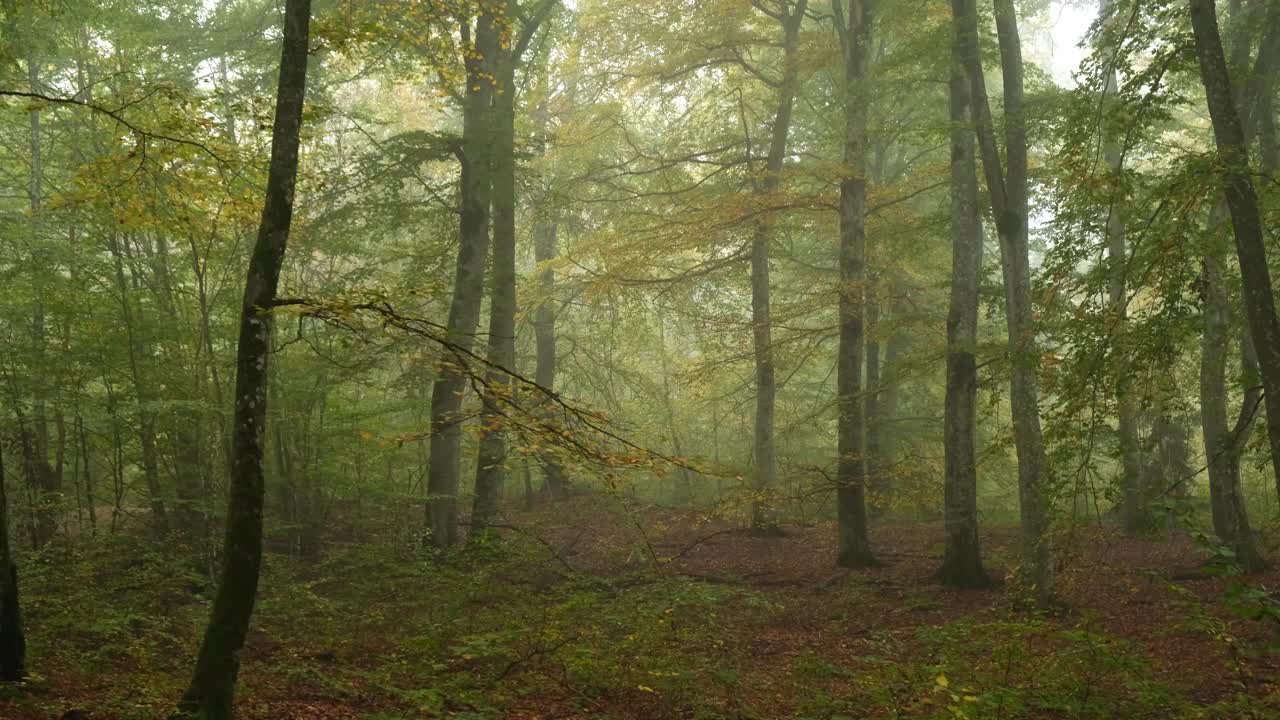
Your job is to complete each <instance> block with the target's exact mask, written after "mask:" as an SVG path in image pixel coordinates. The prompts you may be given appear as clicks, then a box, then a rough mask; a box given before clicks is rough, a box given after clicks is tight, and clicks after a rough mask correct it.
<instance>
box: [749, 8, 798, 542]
mask: <svg viewBox="0 0 1280 720" xmlns="http://www.w3.org/2000/svg"><path fill="white" fill-rule="evenodd" d="M807 5H808V0H795V2H794V3H793V2H791V0H782V3H781V7H782V31H783V44H782V47H783V71H782V84H781V86H780V88H779V90H778V111H777V114H776V115H775V116H774V119H773V129H772V133H771V137H770V141H769V156H768V159H767V160H766V164H765V175H764V179H763V181H761V182H760V183H759V184H758V185H757V186H756V188H755V194H756V195H757V196H758V197H761V198H766V199H765V201H766V202H768V200H767V197H768V196H769V195H770V194H772V193H773V192H775V191H776V190H777V189H778V185H779V183H780V182H781V178H780V174H781V173H782V163H783V160H785V159H786V155H787V137H788V136H789V135H790V133H791V111H792V107H793V106H794V104H795V97H796V90H797V87H798V86H799V84H800V75H799V69H798V68H797V67H796V54H797V52H798V50H799V38H800V25H801V23H802V22H803V21H804V11H805V7H806V6H807ZM772 242H773V221H772V218H770V217H768V216H767V215H766V216H765V217H764V218H763V219H761V220H760V221H759V222H757V223H756V226H755V234H754V235H753V237H752V240H751V339H752V344H753V350H754V356H755V381H756V416H755V432H754V443H753V453H752V454H753V458H754V461H755V466H754V468H753V472H752V480H753V484H754V486H755V487H754V489H755V492H756V497H755V498H754V499H753V500H752V503H751V527H752V528H754V529H756V530H758V531H764V532H775V531H776V530H777V518H776V515H775V512H774V509H773V508H772V507H771V506H772V503H771V502H770V500H769V499H768V498H767V494H768V493H770V492H772V491H773V489H774V486H775V485H776V484H777V476H778V461H777V453H776V450H775V447H774V432H773V426H774V421H773V416H774V406H775V402H776V397H777V393H778V389H777V382H776V380H775V377H774V356H773V338H772V324H773V321H772V318H771V309H770V301H769V300H770V299H769V245H770V244H771V243H772Z"/></svg>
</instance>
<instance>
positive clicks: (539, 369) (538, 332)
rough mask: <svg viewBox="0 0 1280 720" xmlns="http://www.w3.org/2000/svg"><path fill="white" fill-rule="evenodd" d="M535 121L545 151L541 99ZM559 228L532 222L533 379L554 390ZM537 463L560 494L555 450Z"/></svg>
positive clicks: (561, 485)
mask: <svg viewBox="0 0 1280 720" xmlns="http://www.w3.org/2000/svg"><path fill="white" fill-rule="evenodd" d="M535 116H536V122H537V123H538V125H539V130H540V132H539V133H538V134H539V142H540V143H542V144H543V147H542V150H543V151H544V152H545V150H546V147H545V142H546V141H545V132H546V126H547V122H548V117H547V106H546V103H545V102H543V103H541V104H539V106H538V108H537V111H536V113H535ZM545 194H546V196H548V197H546V198H544V205H546V207H545V208H544V210H543V212H544V213H551V212H553V211H552V210H551V203H550V198H549V196H550V194H551V193H550V191H549V189H548V190H547V191H546V193H545ZM558 232H559V228H558V226H557V223H556V222H555V220H554V219H553V218H550V217H544V218H540V219H539V220H538V221H537V222H536V223H535V224H534V226H533V258H534V261H535V262H536V263H537V264H538V271H537V279H538V292H539V294H540V295H541V300H540V301H539V302H538V307H537V308H536V309H535V310H534V316H533V340H534V345H535V359H534V363H535V364H534V375H533V378H534V382H536V383H538V385H539V386H541V387H544V388H546V389H547V390H550V391H553V392H554V391H555V387H556V362H557V359H556V305H555V303H556V297H555V290H556V271H555V268H553V267H551V265H550V264H551V263H552V262H553V261H555V259H556V257H557V256H558V255H559V252H558V248H557V247H556V241H557V235H558ZM544 408H546V409H548V410H549V409H550V406H549V405H548V404H546V403H544ZM538 462H539V465H540V466H541V467H542V472H543V475H544V477H545V478H546V483H547V490H548V491H549V492H550V494H551V496H552V497H554V498H559V497H563V496H564V494H565V491H566V489H567V487H566V485H567V479H566V478H565V473H564V468H563V467H562V466H561V465H560V461H559V460H558V459H557V458H556V456H555V453H554V451H550V450H548V451H544V452H543V453H541V454H540V455H539V456H538Z"/></svg>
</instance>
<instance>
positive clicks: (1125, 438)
mask: <svg viewBox="0 0 1280 720" xmlns="http://www.w3.org/2000/svg"><path fill="white" fill-rule="evenodd" d="M1107 3H1108V0H1102V3H1101V8H1102V10H1103V11H1104V12H1105V11H1106V9H1107ZM1117 92H1118V85H1117V79H1116V71H1115V69H1114V68H1112V70H1111V74H1110V75H1109V76H1108V77H1107V84H1106V87H1105V88H1104V89H1103V98H1102V99H1103V102H1104V103H1106V102H1107V100H1108V98H1110V97H1113V96H1115V95H1116V93H1117ZM1104 135H1105V137H1106V140H1105V146H1104V149H1103V150H1104V152H1103V154H1104V155H1105V159H1106V163H1107V170H1108V172H1110V173H1111V175H1112V179H1113V182H1114V183H1115V186H1116V187H1120V179H1121V175H1122V173H1123V172H1124V167H1123V162H1124V148H1123V147H1122V145H1121V135H1120V133H1119V132H1117V128H1106V129H1105V132H1104ZM1124 210H1125V207H1124V198H1122V197H1120V196H1119V194H1118V193H1117V195H1116V196H1115V197H1114V198H1113V200H1112V202H1111V204H1110V207H1109V209H1108V213H1107V226H1106V232H1107V260H1108V264H1109V266H1110V268H1109V278H1108V285H1107V296H1108V300H1109V302H1110V311H1111V317H1112V319H1113V322H1114V325H1113V326H1112V327H1113V330H1112V337H1113V338H1114V340H1113V342H1117V343H1123V337H1124V335H1125V333H1126V332H1127V327H1128V315H1129V297H1128V253H1127V248H1126V245H1127V243H1126V228H1125V218H1124ZM1115 392H1116V417H1117V421H1116V436H1117V439H1118V441H1119V450H1120V490H1121V516H1122V522H1123V524H1124V528H1125V530H1126V531H1127V532H1130V533H1136V532H1141V531H1143V530H1145V529H1147V528H1148V525H1149V518H1148V513H1147V507H1146V496H1145V492H1144V489H1143V486H1142V458H1141V444H1140V442H1139V440H1138V398H1137V396H1136V395H1135V393H1134V389H1133V379H1132V377H1131V376H1130V373H1129V372H1128V371H1127V369H1123V368H1122V369H1121V370H1120V371H1119V372H1118V373H1117V376H1116V389H1115Z"/></svg>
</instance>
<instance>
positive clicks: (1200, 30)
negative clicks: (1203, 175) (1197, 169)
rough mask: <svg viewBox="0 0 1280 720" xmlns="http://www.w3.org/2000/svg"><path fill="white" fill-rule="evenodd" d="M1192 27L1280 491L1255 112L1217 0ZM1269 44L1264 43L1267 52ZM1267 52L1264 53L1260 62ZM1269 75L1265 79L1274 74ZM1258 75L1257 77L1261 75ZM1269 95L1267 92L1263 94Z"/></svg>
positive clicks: (1195, 15)
mask: <svg viewBox="0 0 1280 720" xmlns="http://www.w3.org/2000/svg"><path fill="white" fill-rule="evenodd" d="M1190 11H1191V26H1192V30H1193V31H1194V33H1195V41H1196V55H1197V57H1198V59H1199V62H1200V78H1201V81H1202V82H1203V84H1204V89H1205V96H1206V99H1207V101H1208V105H1209V116H1210V118H1211V119H1212V121H1213V135H1214V140H1215V143H1216V145H1217V150H1218V157H1219V172H1220V173H1221V176H1222V184H1223V194H1224V195H1225V196H1226V200H1227V207H1228V208H1229V209H1230V212H1231V225H1232V230H1233V234H1234V237H1235V244H1236V257H1237V258H1238V260H1239V262H1240V275H1241V279H1242V280H1243V290H1242V295H1243V300H1244V306H1245V315H1246V317H1247V318H1248V321H1249V333H1250V336H1251V337H1252V339H1253V345H1254V348H1255V349H1256V351H1257V355H1258V368H1259V372H1260V374H1261V377H1262V387H1263V399H1264V402H1265V407H1266V410H1267V417H1268V418H1269V419H1273V420H1272V421H1271V422H1268V423H1267V436H1268V439H1269V440H1270V445H1271V462H1272V468H1273V470H1274V471H1275V474H1276V487H1277V491H1278V492H1280V422H1276V421H1274V419H1275V418H1280V319H1278V318H1277V317H1276V307H1275V297H1274V296H1273V295H1272V290H1271V273H1270V270H1269V268H1268V266H1267V253H1266V246H1265V236H1264V235H1263V230H1262V221H1261V215H1260V213H1259V211H1258V199H1257V195H1256V194H1255V193H1254V189H1253V181H1252V178H1251V177H1250V168H1249V151H1248V143H1247V141H1246V138H1247V135H1246V132H1245V125H1246V123H1247V118H1248V117H1249V116H1250V115H1251V114H1252V115H1256V113H1250V112H1249V111H1248V110H1247V109H1246V111H1245V113H1244V117H1245V122H1242V114H1241V113H1240V111H1239V110H1238V109H1237V107H1236V101H1235V98H1234V97H1233V95H1232V91H1231V78H1230V76H1229V74H1228V72H1227V62H1226V56H1225V54H1224V52H1223V49H1222V38H1221V36H1220V34H1219V32H1218V18H1217V10H1216V8H1215V6H1214V2H1213V0H1191V2H1190ZM1275 32H1276V28H1271V29H1270V32H1269V34H1274V33H1275ZM1265 45H1266V41H1265V39H1264V49H1265ZM1265 55H1266V53H1264V52H1263V50H1260V51H1259V61H1263V60H1264V59H1265ZM1269 74H1270V73H1269V71H1264V73H1263V75H1264V76H1265V75H1269ZM1254 77H1255V78H1256V77H1258V75H1257V73H1256V71H1255V75H1254ZM1264 94H1265V93H1264Z"/></svg>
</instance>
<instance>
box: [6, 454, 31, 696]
mask: <svg viewBox="0 0 1280 720" xmlns="http://www.w3.org/2000/svg"><path fill="white" fill-rule="evenodd" d="M5 480H6V477H5V472H4V452H3V451H0V680H3V681H6V682H17V681H19V680H21V679H22V678H23V676H24V675H25V674H26V660H27V639H26V636H25V635H24V634H23V632H22V610H21V606H20V603H19V601H18V566H17V564H16V563H14V561H13V552H12V550H11V549H10V547H9V495H8V492H7V489H6V487H5Z"/></svg>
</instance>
